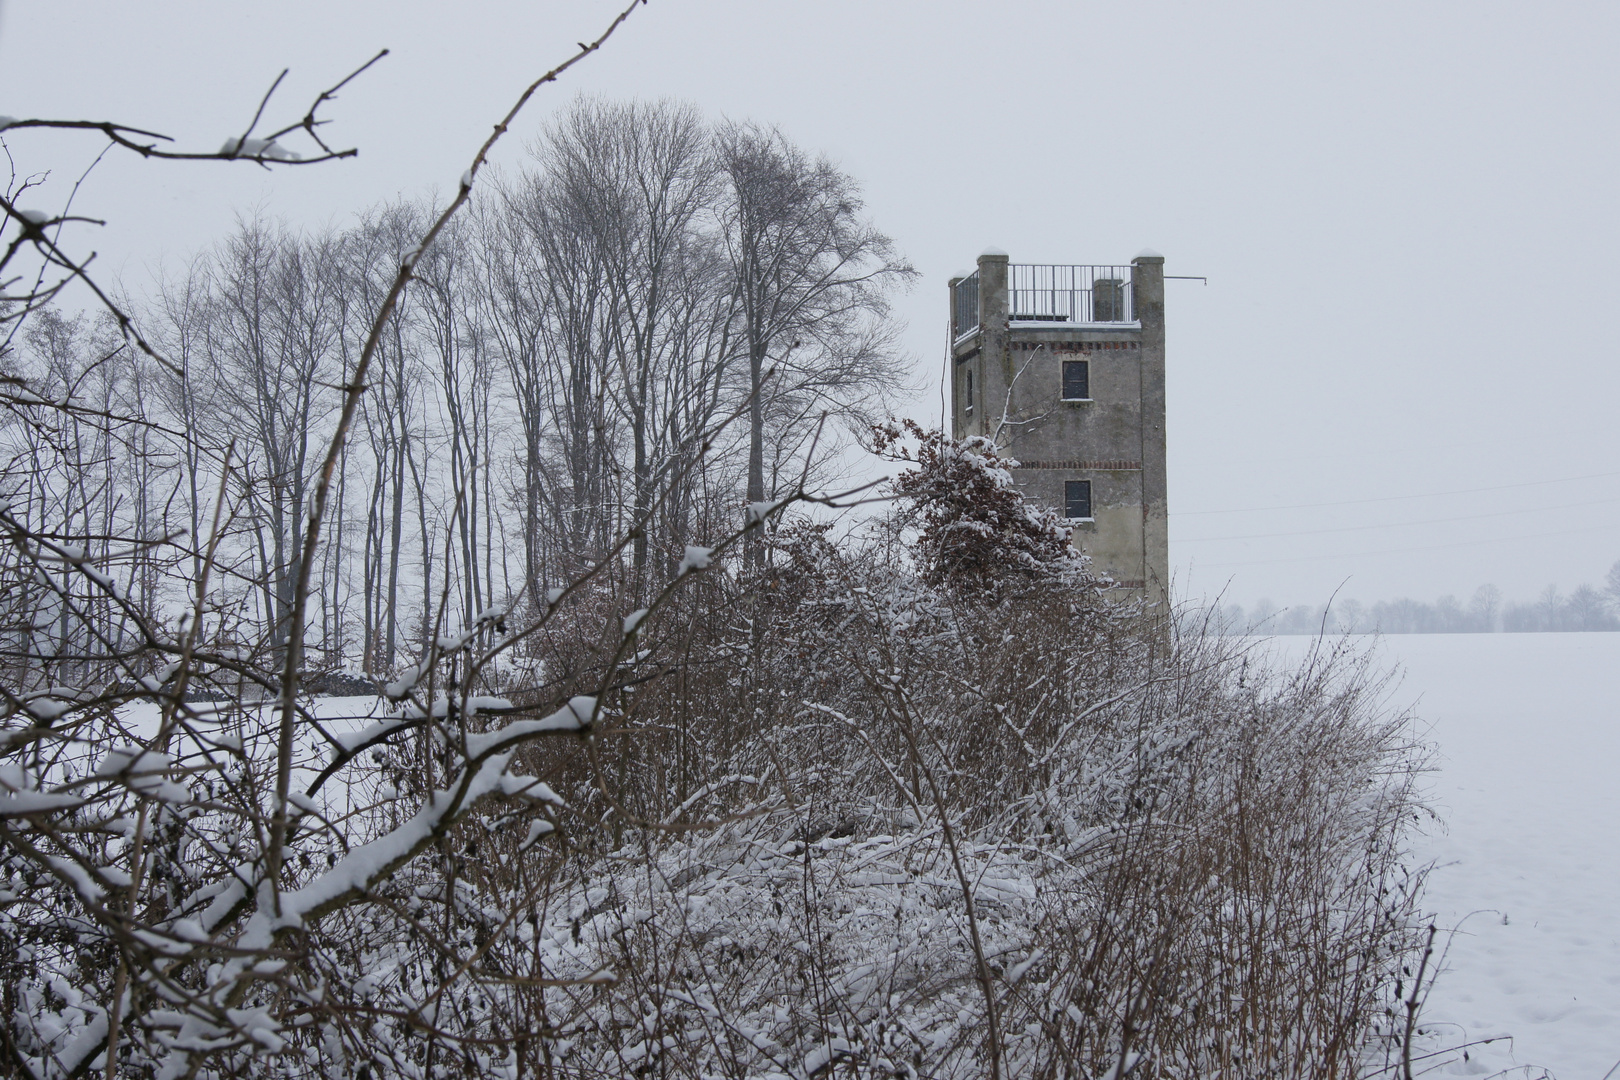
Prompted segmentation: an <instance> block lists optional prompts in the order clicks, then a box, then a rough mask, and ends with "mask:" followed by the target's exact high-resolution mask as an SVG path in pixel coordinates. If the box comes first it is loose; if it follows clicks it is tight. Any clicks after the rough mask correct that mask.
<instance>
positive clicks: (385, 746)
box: [0, 432, 1423, 1078]
mask: <svg viewBox="0 0 1620 1080" xmlns="http://www.w3.org/2000/svg"><path fill="white" fill-rule="evenodd" d="M884 438H885V440H886V441H887V443H888V445H889V446H890V448H891V451H894V450H895V448H896V447H898V446H900V445H901V444H902V443H903V437H902V433H900V432H888V433H885V436H884ZM900 453H901V454H902V456H908V457H910V458H912V459H914V460H915V459H918V458H920V459H921V464H920V465H918V466H917V467H916V468H915V469H914V470H913V471H911V472H909V473H908V474H906V475H905V476H904V477H903V478H902V479H901V480H900V481H899V482H898V484H897V488H898V491H897V496H898V498H899V501H898V503H897V505H896V508H895V509H894V511H893V512H892V513H889V514H887V515H885V516H883V517H882V518H881V519H880V520H878V521H877V522H875V523H874V524H873V525H871V526H870V527H869V528H868V529H866V530H865V531H860V532H857V533H856V534H854V535H850V536H847V537H844V538H841V539H837V540H834V539H833V538H832V536H831V534H830V533H829V532H828V530H827V528H826V526H825V525H818V524H815V523H813V522H812V521H811V520H809V519H807V518H803V517H791V516H789V515H790V514H791V513H792V507H791V506H781V507H777V508H775V509H773V510H770V511H768V512H767V511H765V510H764V509H763V508H754V509H753V510H752V511H751V512H750V514H749V523H750V524H749V527H748V528H747V530H745V531H743V532H739V533H737V534H733V535H732V536H731V537H728V538H721V539H719V540H718V541H717V543H716V544H715V546H714V547H692V548H689V549H688V550H687V552H686V557H685V559H684V560H683V561H682V565H681V567H680V573H678V574H677V576H676V578H675V580H674V581H673V582H672V583H671V585H670V586H669V587H668V588H667V589H665V590H664V591H663V592H661V593H659V594H658V595H656V596H654V597H653V598H652V599H651V600H650V601H639V603H640V604H641V605H643V606H639V607H637V608H636V609H635V610H627V609H628V608H629V606H630V605H631V604H636V603H638V600H637V593H636V591H635V590H636V584H635V573H634V567H633V564H632V563H631V561H629V560H628V559H627V558H624V557H623V555H624V553H625V552H626V551H627V550H628V548H627V547H624V546H621V547H620V549H619V551H618V552H617V553H614V554H613V555H612V556H610V557H609V558H607V559H604V560H602V561H601V562H600V563H599V564H598V565H597V566H596V567H595V568H593V569H592V570H591V571H589V572H588V573H587V574H586V575H584V576H583V577H581V578H580V579H578V580H577V581H575V582H574V583H573V584H572V585H570V586H568V587H567V588H566V589H562V590H559V591H557V592H555V593H553V594H551V595H550V596H548V597H546V598H545V601H544V603H543V604H542V605H540V606H538V607H532V606H526V605H525V604H524V602H523V600H522V598H519V600H518V603H517V604H516V605H515V606H513V607H511V608H500V609H496V610H492V611H490V612H487V613H485V617H484V618H483V619H481V620H480V621H478V622H476V623H475V624H474V625H472V626H467V627H451V626H445V627H442V628H441V630H440V632H439V633H438V634H437V635H436V642H435V644H434V646H433V647H432V650H431V651H430V653H429V654H428V655H426V656H424V657H422V658H421V662H420V664H419V665H418V666H416V667H415V668H413V669H411V671H409V672H407V674H406V675H405V677H403V678H402V679H400V680H397V681H396V682H394V683H392V684H391V685H390V686H389V687H388V688H387V690H388V697H389V700H390V702H392V703H391V704H388V705H386V706H384V704H383V703H382V702H380V701H375V700H373V701H371V702H367V701H366V700H365V699H360V698H349V699H335V700H326V701H323V702H316V701H312V700H310V699H307V698H306V699H302V700H300V701H299V702H298V703H297V705H296V708H295V709H294V710H293V711H292V712H291V713H284V712H281V711H279V710H276V709H274V708H271V707H269V706H259V705H253V704H249V703H248V702H249V700H250V699H251V698H252V696H253V695H251V694H249V693H245V692H244V690H245V689H246V688H248V687H250V686H252V685H254V684H255V682H258V683H259V684H262V683H263V681H264V680H266V679H269V680H271V681H272V682H273V674H272V673H265V674H262V675H261V674H260V673H257V672H256V671H255V670H254V669H252V668H251V666H250V665H244V664H242V663H238V662H236V661H233V660H232V659H231V658H230V657H229V656H227V655H224V654H223V653H222V652H220V651H217V650H214V649H212V648H211V647H210V645H209V643H207V642H203V641H196V642H192V643H190V644H189V645H187V646H186V648H187V649H189V650H190V651H189V653H182V655H181V656H180V657H179V659H178V662H177V663H176V665H175V669H174V670H173V671H171V672H168V673H167V675H168V676H169V677H168V680H167V681H162V680H157V679H154V680H153V681H152V682H151V683H149V684H147V685H146V686H144V687H141V688H137V689H135V690H134V691H131V690H129V689H127V688H125V689H119V688H116V687H111V686H107V687H78V688H65V687H57V688H54V689H53V690H52V691H50V692H49V693H44V694H36V695H33V696H30V697H28V698H26V699H25V700H22V701H20V702H19V703H18V704H17V705H15V706H13V708H12V711H11V713H10V716H9V718H8V719H7V721H6V727H5V731H4V738H5V742H4V747H5V749H4V755H5V759H6V764H5V770H6V771H5V772H4V774H3V776H0V784H3V785H4V792H3V794H0V839H3V841H4V843H5V845H6V847H5V864H4V869H3V873H4V874H6V875H8V876H9V887H8V890H7V892H6V893H5V895H4V897H3V898H0V903H3V905H4V908H5V921H4V922H3V923H0V974H3V976H4V983H5V989H4V991H0V992H3V994H4V998H5V1000H4V1003H3V1004H4V1008H5V1015H6V1017H7V1020H6V1022H5V1024H4V1025H3V1030H4V1032H5V1052H6V1055H7V1060H8V1061H9V1062H10V1066H11V1068H12V1069H13V1070H14V1071H15V1072H16V1073H18V1074H20V1075H34V1076H67V1075H83V1074H84V1073H85V1072H86V1070H89V1069H94V1070H97V1071H100V1070H101V1069H103V1068H105V1057H104V1055H105V1047H106V1044H107V1042H108V1038H109V1035H108V1033H109V1030H111V1031H113V1032H115V1038H114V1039H113V1041H114V1044H115V1047H116V1049H115V1055H116V1060H117V1062H118V1066H117V1068H115V1069H113V1070H111V1071H112V1072H114V1073H116V1074H118V1075H128V1076H165V1077H169V1076H187V1075H193V1076H219V1077H223V1076H244V1075H262V1076H307V1075H311V1074H312V1073H314V1074H318V1075H323V1076H333V1077H337V1076H352V1077H367V1078H381V1077H447V1076H463V1075H465V1076H479V1077H489V1076H508V1077H519V1076H578V1077H587V1076H592V1077H594V1076H635V1075H643V1076H691V1077H698V1076H714V1075H725V1076H783V1077H809V1076H832V1075H849V1076H880V1075H881V1076H963V1077H966V1076H986V1075H999V1076H1053V1077H1058V1076H1063V1077H1100V1076H1124V1075H1127V1074H1128V1075H1132V1076H1140V1077H1194V1076H1197V1077H1205V1076H1260V1075H1264V1076H1268V1077H1272V1076H1301V1077H1304V1076H1312V1077H1329V1076H1347V1075H1359V1074H1368V1073H1374V1072H1378V1071H1380V1070H1384V1069H1391V1068H1394V1067H1396V1066H1397V1065H1398V1063H1399V1061H1400V1055H1401V1045H1402V1043H1403V1041H1404V1040H1405V1039H1406V1037H1407V1030H1406V1028H1405V1026H1404V1025H1405V1015H1406V1014H1405V1007H1404V1005H1403V1003H1402V1000H1401V998H1402V995H1403V990H1404V989H1405V988H1406V984H1403V977H1402V974H1401V972H1402V969H1403V967H1410V966H1411V965H1412V964H1413V963H1414V958H1415V956H1416V953H1417V952H1418V951H1419V950H1420V949H1421V948H1422V945H1423V936H1422V929H1421V926H1420V924H1419V919H1418V903H1419V899H1418V893H1419V886H1420V883H1421V874H1420V873H1419V872H1417V870H1416V868H1414V867H1413V866H1412V865H1411V863H1410V861H1409V859H1408V856H1407V851H1406V836H1407V833H1408V830H1409V828H1410V826H1411V825H1412V824H1413V820H1414V818H1415V816H1416V815H1417V814H1419V813H1420V812H1421V806H1420V803H1419V800H1418V793H1417V791H1416V787H1415V784H1416V778H1417V772H1418V770H1419V768H1420V767H1421V765H1422V763H1423V748H1422V747H1421V746H1420V745H1418V744H1415V743H1414V742H1413V741H1412V735H1411V731H1410V727H1409V724H1408V723H1407V720H1406V718H1405V717H1402V716H1398V715H1391V714H1389V713H1387V712H1386V711H1385V710H1384V706H1383V699H1382V697H1381V694H1380V687H1381V682H1380V679H1379V677H1378V675H1377V673H1376V672H1374V671H1372V670H1371V669H1369V667H1368V666H1367V661H1366V659H1365V658H1364V657H1362V656H1361V655H1359V654H1356V653H1354V652H1352V651H1350V650H1348V649H1347V647H1345V646H1342V645H1340V646H1333V645H1328V644H1324V645H1323V646H1322V647H1321V648H1320V649H1318V650H1317V651H1316V652H1315V653H1313V654H1312V656H1311V658H1310V659H1309V660H1308V662H1307V663H1306V664H1305V665H1304V666H1303V667H1301V668H1299V669H1298V670H1292V671H1276V670H1271V669H1269V668H1267V667H1266V665H1265V664H1264V663H1263V662H1262V661H1261V660H1260V659H1259V658H1257V657H1255V656H1254V655H1252V654H1250V653H1248V652H1246V651H1245V650H1244V649H1243V648H1242V647H1240V646H1239V645H1238V644H1237V643H1236V642H1234V641H1232V640H1231V639H1223V638H1220V637H1217V636H1205V635H1197V636H1177V635H1176V633H1175V631H1174V629H1173V627H1172V625H1171V621H1170V620H1169V619H1167V618H1166V617H1165V615H1164V613H1162V612H1156V611H1150V610H1142V609H1139V608H1136V607H1132V606H1130V605H1127V604H1122V603H1119V602H1116V601H1111V600H1109V599H1107V597H1106V590H1105V588H1104V583H1100V582H1098V581H1096V580H1094V579H1092V578H1091V577H1090V576H1089V575H1088V573H1087V571H1086V568H1085V566H1084V564H1083V563H1082V562H1081V561H1080V560H1078V559H1077V558H1075V557H1074V556H1073V555H1072V553H1070V552H1069V551H1068V549H1067V548H1066V547H1064V546H1063V545H1061V544H1055V543H1051V542H1050V541H1051V539H1052V538H1053V537H1054V536H1056V535H1059V534H1060V530H1061V523H1060V522H1058V521H1057V520H1056V519H1055V518H1053V517H1052V516H1051V515H1050V514H1048V513H1046V512H1043V511H1039V510H1035V509H1033V508H1030V507H1028V506H1025V505H1024V504H1022V502H1021V500H1019V499H1018V496H1017V493H1016V490H1015V489H1014V488H1013V487H1012V484H1011V479H1010V477H1009V476H1008V474H1007V473H1006V472H1005V471H1004V470H1003V469H1001V468H1000V467H999V464H998V462H997V460H996V459H995V457H994V454H993V451H991V450H990V448H989V447H987V446H985V445H983V444H982V443H970V444H966V445H961V444H955V443H952V442H950V441H949V440H945V439H942V438H939V437H937V436H931V437H930V436H925V437H924V440H923V444H922V446H921V447H920V452H918V451H911V452H905V451H900ZM942 478H944V479H949V480H950V482H945V483H942V482H941V480H942ZM13 542H14V545H13V548H12V550H13V551H15V552H19V553H20V554H21V555H22V556H23V558H22V559H21V560H20V561H14V562H13V563H12V564H9V565H14V566H25V567H31V572H34V573H42V574H47V575H52V580H55V581H57V582H58V583H59V584H61V585H62V591H63V595H64V597H65V598H67V599H69V600H71V598H72V597H74V596H77V595H78V594H79V593H80V592H82V591H84V590H87V589H88V590H95V589H97V588H101V586H100V585H99V584H98V580H97V577H96V575H95V572H94V571H93V569H92V568H90V567H88V566H85V565H83V564H82V562H81V563H75V561H74V558H73V553H72V552H65V551H62V550H60V548H59V547H53V545H52V542H51V541H48V540H41V539H39V538H37V537H35V538H26V537H18V536H16V535H14V536H13ZM754 543H757V544H758V545H759V547H758V549H757V550H758V552H759V555H758V557H757V558H754V559H745V558H742V557H741V556H742V554H743V552H744V549H745V548H746V547H747V546H748V545H750V544H754ZM30 545H32V546H30ZM53 557H54V559H55V563H54V565H53V564H52V562H51V560H52V558H53ZM751 567H752V568H751ZM125 617H126V618H127V617H128V614H127V612H126V614H125ZM149 647H150V648H152V649H154V650H155V651H161V649H162V646H161V644H159V645H152V646H149ZM203 688H206V689H207V690H209V691H210V692H212V693H213V694H215V695H217V696H220V697H224V698H226V699H227V700H225V701H224V702H220V703H216V704H213V705H209V706H202V705H200V704H198V703H195V702H191V701H188V700H187V691H188V690H196V689H203ZM356 706H360V708H358V709H357V708H356ZM283 777H285V778H286V780H287V781H288V783H287V785H286V789H287V790H289V791H290V796H289V799H288V800H287V806H288V812H287V815H286V817H285V818H283V816H282V815H281V814H279V813H278V803H277V800H276V797H275V792H276V791H277V789H278V783H281V782H282V778H283ZM1407 984H1409V980H1407ZM115 1003H116V1004H115ZM98 1055H102V1056H99V1057H98Z"/></svg>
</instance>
